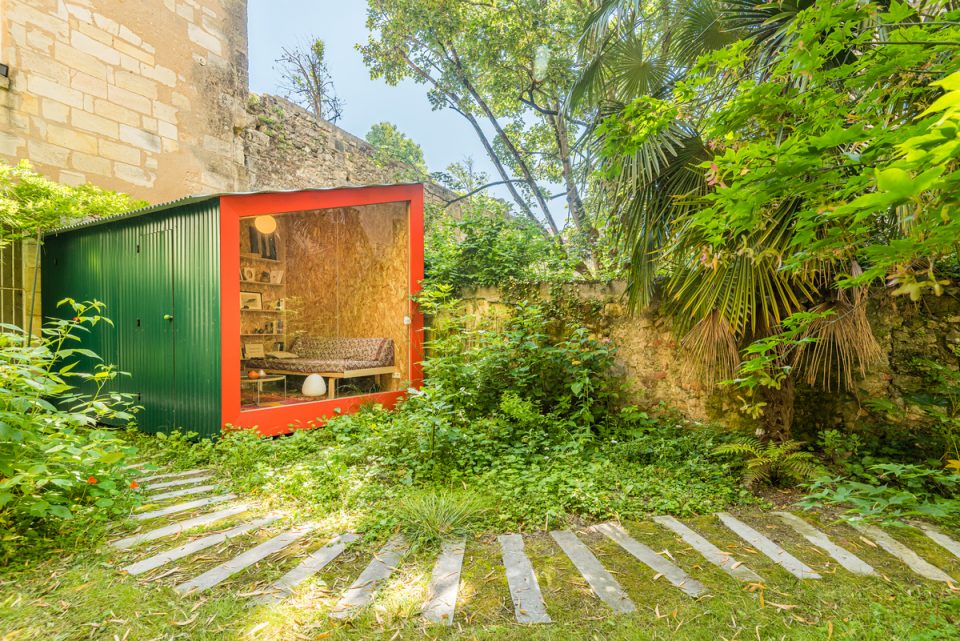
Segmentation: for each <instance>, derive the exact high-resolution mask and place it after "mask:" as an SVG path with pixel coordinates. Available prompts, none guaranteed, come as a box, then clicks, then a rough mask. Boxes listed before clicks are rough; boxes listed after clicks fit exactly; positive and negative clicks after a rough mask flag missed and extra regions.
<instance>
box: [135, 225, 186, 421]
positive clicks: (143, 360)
mask: <svg viewBox="0 0 960 641" xmlns="http://www.w3.org/2000/svg"><path fill="white" fill-rule="evenodd" d="M172 233H173V232H172V230H169V229H165V230H163V231H158V232H153V233H149V234H143V235H141V236H140V238H139V242H138V246H137V263H138V267H139V269H137V272H136V273H137V276H138V279H137V280H138V286H139V289H140V291H138V292H137V293H136V295H135V301H136V302H135V303H134V307H135V308H136V310H137V313H136V314H135V322H136V327H135V330H134V331H135V332H136V334H137V340H136V341H135V344H136V356H135V358H136V361H137V363H136V365H137V366H136V368H135V369H134V372H136V373H137V374H139V375H138V376H137V378H138V379H139V380H138V381H136V382H135V383H134V385H135V386H136V387H137V393H138V394H139V396H140V404H141V405H143V410H142V411H141V414H140V415H139V417H138V423H139V424H140V426H141V427H142V428H143V429H144V430H146V431H148V432H156V431H169V430H170V429H172V428H174V427H176V426H177V423H176V406H177V404H176V397H175V394H176V386H175V376H176V368H175V365H176V359H175V349H174V345H175V342H174V335H175V332H176V325H175V323H176V319H175V316H174V304H173V303H174V301H173V252H172V251H171V249H172V246H171V234H172Z"/></svg>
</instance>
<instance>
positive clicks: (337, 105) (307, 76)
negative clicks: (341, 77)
mask: <svg viewBox="0 0 960 641" xmlns="http://www.w3.org/2000/svg"><path fill="white" fill-rule="evenodd" d="M325 54H326V45H324V43H323V40H321V39H320V38H313V39H312V40H311V41H310V42H309V43H308V44H306V45H298V46H296V47H293V48H287V47H284V48H282V49H281V50H280V57H279V58H277V60H276V62H277V64H279V65H280V70H279V71H280V80H281V82H282V83H283V85H282V89H283V90H284V92H285V93H286V97H287V98H288V99H290V100H292V101H293V102H295V103H297V104H298V105H300V106H301V107H303V108H305V109H308V110H309V111H310V112H311V113H313V115H315V116H317V117H318V118H323V119H324V120H329V121H330V122H337V121H338V120H339V119H340V117H341V116H342V115H343V101H342V100H341V99H340V98H339V97H337V92H336V88H335V87H334V86H333V78H332V77H331V75H330V70H329V69H328V68H327V63H326V60H325V59H324V56H325Z"/></svg>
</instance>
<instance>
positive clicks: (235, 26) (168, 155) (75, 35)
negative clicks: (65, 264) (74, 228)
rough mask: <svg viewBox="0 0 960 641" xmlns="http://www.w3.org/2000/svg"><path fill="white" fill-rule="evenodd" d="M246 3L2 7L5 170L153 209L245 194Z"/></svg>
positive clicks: (92, 0)
mask: <svg viewBox="0 0 960 641" xmlns="http://www.w3.org/2000/svg"><path fill="white" fill-rule="evenodd" d="M246 58H247V40H246V0H151V1H150V2H130V1H129V0H0V62H3V63H7V64H9V65H10V83H9V87H7V88H2V87H0V160H3V161H5V162H8V163H15V162H17V161H19V160H21V159H27V160H29V161H30V162H31V163H32V164H33V165H34V167H35V168H36V169H37V170H38V171H40V172H42V173H44V174H46V175H48V176H49V177H51V178H53V179H54V180H57V181H60V182H64V183H69V184H81V183H85V182H91V183H94V184H96V185H99V186H102V187H107V188H110V189H115V190H119V191H124V192H127V193H130V194H132V195H134V196H137V197H140V198H144V199H147V200H149V201H152V202H159V201H165V200H172V199H174V198H179V197H181V196H184V195H186V194H189V193H197V192H203V191H207V192H210V191H221V190H234V189H239V188H243V187H245V181H246V177H245V170H244V169H243V145H242V142H241V141H240V140H239V138H238V137H237V136H236V135H235V133H234V130H235V127H236V126H237V124H238V122H239V124H240V126H241V127H242V126H243V124H244V123H245V122H247V118H248V116H247V114H246V113H245V105H244V101H245V99H246V92H247V86H246V85H247V80H246V73H247V59H246Z"/></svg>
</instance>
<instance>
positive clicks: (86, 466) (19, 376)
mask: <svg viewBox="0 0 960 641" xmlns="http://www.w3.org/2000/svg"><path fill="white" fill-rule="evenodd" d="M61 305H67V306H69V307H70V308H71V309H72V311H73V314H74V316H73V317H72V318H71V319H69V320H52V321H50V322H49V323H47V324H45V325H44V326H43V328H42V334H43V336H42V338H40V339H36V338H35V339H33V340H27V337H26V335H25V334H24V333H23V331H22V330H20V329H19V328H17V327H14V326H10V325H4V326H2V329H3V331H2V332H0V381H2V385H0V530H3V532H4V533H5V534H4V535H3V537H2V539H0V560H4V559H5V558H6V557H8V556H10V555H12V554H13V553H14V551H15V550H16V549H17V548H18V547H19V546H21V545H23V544H25V543H26V542H27V541H30V542H31V543H33V544H36V543H38V540H37V539H40V538H43V537H46V536H47V535H49V534H51V533H53V532H56V531H57V530H58V529H60V528H61V526H62V521H64V520H69V519H74V518H76V517H83V518H82V519H80V520H81V521H90V520H98V519H99V520H101V521H104V520H108V519H111V518H115V517H116V516H117V515H121V514H126V513H127V512H128V510H129V508H130V505H131V503H132V502H133V500H134V499H133V496H132V493H131V492H128V491H126V490H127V483H128V481H127V480H126V479H125V475H124V474H123V473H122V472H120V470H119V464H120V463H121V462H122V461H124V459H125V458H126V457H127V456H128V455H129V454H131V453H132V452H134V451H135V449H134V448H131V447H129V446H126V445H125V443H124V442H123V441H122V440H121V439H120V438H119V437H118V436H117V434H116V433H114V432H111V431H110V430H106V429H103V428H100V427H98V425H99V424H101V423H104V422H117V421H120V422H127V421H130V420H132V418H133V417H132V415H131V413H130V409H131V408H130V405H131V399H130V397H129V396H128V395H124V394H120V393H117V392H111V391H109V388H110V387H111V386H112V384H113V382H114V381H115V380H116V378H117V376H118V375H119V373H118V372H117V371H116V370H115V369H114V368H113V367H112V366H110V365H106V364H103V363H101V362H99V361H100V359H99V357H98V356H97V355H96V354H94V353H93V352H91V351H89V350H86V349H82V348H78V347H75V346H74V345H75V344H76V342H78V341H79V340H80V334H82V333H86V332H90V331H92V329H93V328H94V327H96V326H97V325H98V324H100V323H107V324H109V322H110V321H109V320H108V319H107V318H105V317H103V316H102V310H103V304H102V303H99V302H95V301H94V302H90V303H78V302H75V301H72V300H65V301H63V302H62V303H61ZM88 368H89V369H88ZM84 526H85V524H81V525H80V526H78V527H84Z"/></svg>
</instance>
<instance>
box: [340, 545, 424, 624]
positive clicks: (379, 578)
mask: <svg viewBox="0 0 960 641" xmlns="http://www.w3.org/2000/svg"><path fill="white" fill-rule="evenodd" d="M408 549H409V545H408V544H407V540H406V539H405V538H404V537H403V535H401V534H398V535H396V536H394V537H393V538H392V539H390V540H389V541H387V544H386V545H384V546H383V547H382V548H380V551H379V552H377V553H376V554H375V555H374V557H373V560H372V561H370V564H369V565H368V566H367V567H366V568H364V570H363V572H361V573H360V576H358V577H357V580H356V581H354V582H353V584H352V585H351V586H350V587H349V588H347V591H346V592H344V593H343V596H342V597H340V600H339V601H338V602H337V605H335V606H334V608H333V611H332V612H331V613H330V617H331V618H334V619H347V618H350V617H351V616H353V615H354V614H356V612H357V611H358V610H360V609H361V608H362V607H364V606H365V605H367V604H369V603H370V602H371V601H372V600H373V596H374V594H376V591H377V588H378V587H379V586H380V584H381V583H383V582H384V581H385V580H387V579H388V578H390V575H391V574H393V571H394V570H395V569H396V568H397V566H398V565H400V560H401V559H403V557H404V555H405V554H406V553H407V550H408Z"/></svg>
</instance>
